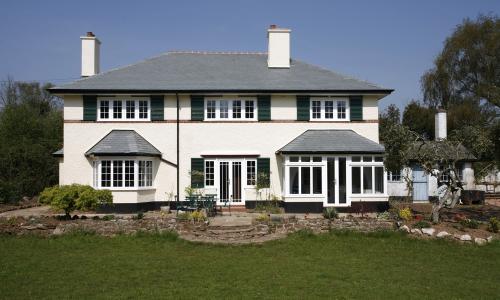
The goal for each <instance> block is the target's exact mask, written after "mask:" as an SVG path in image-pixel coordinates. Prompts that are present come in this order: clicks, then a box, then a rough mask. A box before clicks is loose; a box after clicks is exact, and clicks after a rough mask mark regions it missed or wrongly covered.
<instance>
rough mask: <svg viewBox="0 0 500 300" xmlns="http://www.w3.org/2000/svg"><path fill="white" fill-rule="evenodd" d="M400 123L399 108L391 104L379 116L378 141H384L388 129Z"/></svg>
mask: <svg viewBox="0 0 500 300" xmlns="http://www.w3.org/2000/svg"><path fill="white" fill-rule="evenodd" d="M400 123H401V114H400V112H399V108H398V107H397V106H396V105H394V104H391V105H389V106H388V107H387V108H386V109H385V110H384V111H383V112H382V113H381V114H380V116H379V133H380V134H379V135H380V140H381V141H384V140H385V138H386V134H387V131H388V129H389V128H390V127H391V126H392V125H395V124H400Z"/></svg>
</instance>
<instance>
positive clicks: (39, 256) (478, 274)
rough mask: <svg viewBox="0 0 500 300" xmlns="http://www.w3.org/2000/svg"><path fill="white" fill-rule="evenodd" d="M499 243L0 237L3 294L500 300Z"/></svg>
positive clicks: (373, 237) (334, 236) (344, 236)
mask: <svg viewBox="0 0 500 300" xmlns="http://www.w3.org/2000/svg"><path fill="white" fill-rule="evenodd" d="M499 278H500V243H499V242H495V243H492V244H490V245H487V246H484V247H478V246H474V245H459V244H457V243H453V242H446V241H422V240H412V239H410V238H407V237H405V236H402V235H400V234H397V233H375V234H370V235H363V234H358V233H352V232H350V233H342V232H336V233H331V234H324V235H319V236H314V235H310V234H307V233H299V234H295V235H293V236H291V237H289V238H287V239H284V240H279V241H274V242H270V243H266V244H264V245H251V246H217V245H205V244H193V243H189V242H185V241H182V240H177V239H176V238H175V237H174V236H172V235H145V234H142V235H138V236H135V237H133V236H132V237H131V236H118V237H115V238H105V237H100V236H95V235H89V234H83V233H80V234H75V235H69V236H62V237H58V238H40V237H34V236H28V237H9V236H0V298H4V299H23V298H24V299H42V298H51V299H58V298H74V299H81V298H84V299H96V298H98V299H99V298H100V299H110V298H129V299H136V298H169V297H170V298H172V297H175V298H195V297H203V298H219V299H220V298H229V297H230V298H296V299H298V298H300V299H303V298H320V297H328V298H370V299H377V298H384V299H405V298H414V299H422V298H438V299H439V298H440V299H459V298H463V299H467V298H468V299H471V298H476V299H477V298H491V299H493V298H497V299H498V296H499V295H500V284H499V281H498V280H499Z"/></svg>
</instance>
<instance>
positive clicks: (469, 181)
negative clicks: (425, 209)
mask: <svg viewBox="0 0 500 300" xmlns="http://www.w3.org/2000/svg"><path fill="white" fill-rule="evenodd" d="M434 121H435V122H434V130H435V140H434V141H428V142H427V143H426V144H424V145H422V144H420V143H419V142H417V143H416V145H414V148H415V152H416V151H418V147H421V146H423V147H428V146H437V147H439V145H440V141H441V140H443V139H445V138H446V137H447V121H446V111H444V110H438V111H437V112H436V116H435V118H434ZM457 159H458V164H457V169H458V170H457V171H458V177H459V179H460V180H461V182H462V185H463V187H464V190H474V189H476V186H475V182H474V169H473V168H472V162H473V161H474V160H475V159H476V158H475V157H474V155H472V153H470V152H469V150H467V149H466V148H465V147H463V146H462V145H459V147H457ZM447 176H448V175H447V174H442V176H440V178H436V177H435V176H432V175H430V174H427V173H426V172H424V170H423V168H422V167H421V166H419V165H418V164H412V165H411V166H408V167H405V168H403V170H401V171H400V172H398V173H390V172H387V181H388V184H387V185H388V186H387V188H388V194H389V196H393V197H396V198H401V197H408V196H411V198H412V200H413V202H417V203H418V202H428V201H429V199H432V198H433V197H438V187H439V186H440V185H442V184H444V182H446V181H448V178H447ZM404 177H406V178H408V179H409V180H410V182H411V185H412V190H411V192H409V190H408V184H407V180H404Z"/></svg>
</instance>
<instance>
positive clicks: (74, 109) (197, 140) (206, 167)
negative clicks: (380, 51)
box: [50, 26, 392, 212]
mask: <svg viewBox="0 0 500 300" xmlns="http://www.w3.org/2000/svg"><path fill="white" fill-rule="evenodd" d="M290 34H291V30H289V29H284V28H278V27H276V26H271V27H270V28H269V29H268V30H267V37H268V52H267V53H240V52H238V53H236V52H194V51H189V52H168V53H166V54H162V55H159V56H157V57H153V58H150V59H147V60H145V61H142V62H139V63H136V64H132V65H128V66H125V67H122V68H118V69H114V70H110V71H108V72H104V73H99V69H100V68H99V59H100V55H99V49H100V44H101V43H100V41H99V40H98V39H97V38H96V37H95V36H94V34H93V33H88V34H87V35H86V36H84V37H81V41H82V79H80V80H77V81H75V82H72V83H69V84H65V85H62V86H58V87H55V88H52V89H50V91H51V92H52V93H53V94H56V95H58V96H60V97H62V98H63V99H64V148H63V150H60V151H58V152H57V153H56V155H58V156H59V157H60V164H59V171H60V172H59V174H60V177H59V181H60V184H71V183H80V184H89V185H92V186H94V187H95V188H97V189H109V190H111V191H112V192H113V196H114V203H115V205H114V209H116V210H121V211H134V210H146V209H155V208H158V207H159V206H160V205H165V204H166V203H167V202H168V201H174V200H175V199H176V198H175V196H176V195H179V200H183V199H184V197H185V195H186V194H185V193H184V190H185V189H186V188H187V187H192V188H197V189H200V190H201V191H203V192H204V193H206V194H215V195H216V196H217V199H218V204H222V203H223V201H225V200H229V201H230V202H231V203H232V205H233V206H242V207H243V206H245V207H247V208H252V207H254V206H255V205H256V203H257V202H258V201H263V200H265V199H266V198H268V197H267V196H262V195H269V197H273V198H279V199H282V200H283V203H284V208H285V210H286V211H288V212H320V211H322V210H323V208H324V207H328V206H334V207H338V208H339V210H341V211H357V210H363V211H369V210H376V209H381V208H384V207H386V206H387V201H388V193H387V181H386V173H385V171H384V167H383V155H384V147H383V146H381V145H380V144H379V143H378V142H379V136H378V101H379V100H380V99H382V98H384V97H385V96H386V95H388V94H390V93H391V92H392V90H391V89H386V88H382V87H379V86H377V85H374V84H371V83H368V82H365V81H361V80H357V79H353V78H349V77H346V76H343V75H340V74H338V73H335V72H332V71H329V70H326V69H324V68H321V67H317V66H314V65H311V64H308V63H305V62H302V61H299V60H295V59H292V58H291V57H290V52H291V51H290ZM194 175H196V176H194ZM257 182H263V183H264V187H265V188H264V191H265V193H263V192H262V191H263V190H259V193H258V192H257V190H256V185H257ZM259 187H262V185H260V186H259Z"/></svg>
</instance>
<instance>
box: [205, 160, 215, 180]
mask: <svg viewBox="0 0 500 300" xmlns="http://www.w3.org/2000/svg"><path fill="white" fill-rule="evenodd" d="M214 164H215V162H214V161H210V160H207V161H205V185H207V186H213V185H214V184H215V180H214V178H215V176H214V170H215V168H214Z"/></svg>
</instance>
